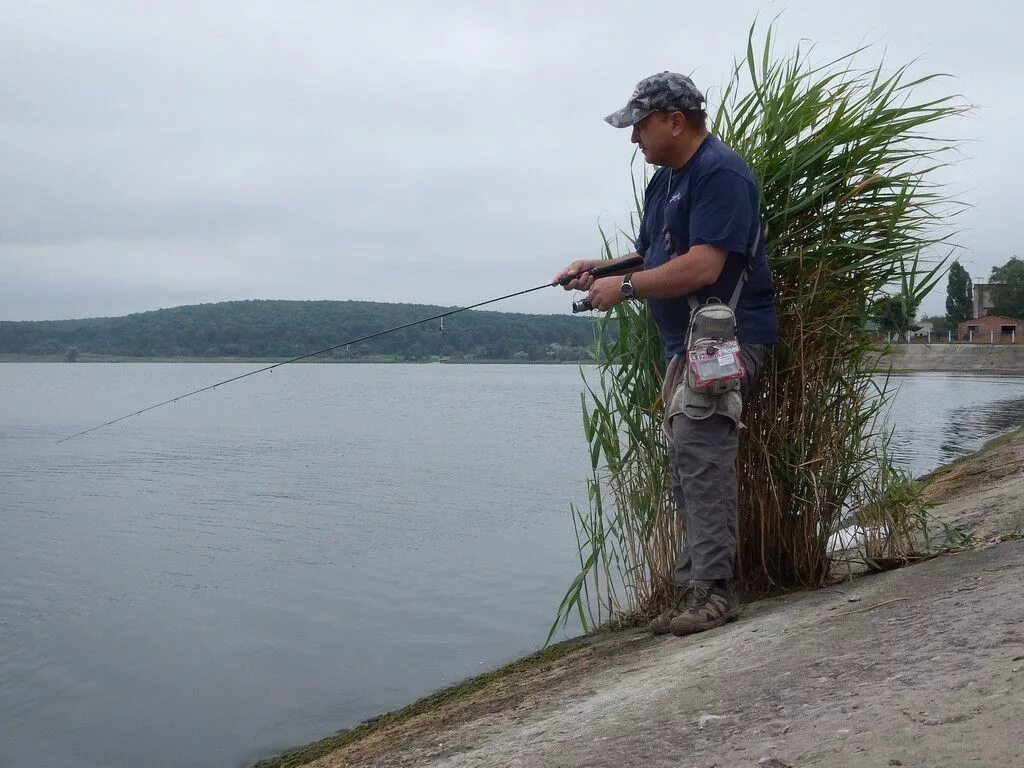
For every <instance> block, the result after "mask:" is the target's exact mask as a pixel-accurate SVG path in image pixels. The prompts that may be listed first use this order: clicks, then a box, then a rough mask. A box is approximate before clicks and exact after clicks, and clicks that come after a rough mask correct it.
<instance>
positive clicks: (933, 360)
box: [879, 342, 1024, 375]
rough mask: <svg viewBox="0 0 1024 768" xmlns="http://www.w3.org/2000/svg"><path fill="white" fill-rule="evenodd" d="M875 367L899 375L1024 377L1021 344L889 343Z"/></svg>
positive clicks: (1022, 348)
mask: <svg viewBox="0 0 1024 768" xmlns="http://www.w3.org/2000/svg"><path fill="white" fill-rule="evenodd" d="M889 350H890V351H889V353H888V354H886V355H884V356H883V357H882V359H881V361H880V363H879V368H881V369H884V368H887V367H889V366H890V365H891V366H892V368H893V370H894V371H896V372H899V373H910V372H915V371H920V372H928V371H931V372H963V373H991V374H1002V375H1024V342H1022V343H1021V344H893V345H891V346H890V347H889Z"/></svg>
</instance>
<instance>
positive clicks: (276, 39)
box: [0, 0, 1022, 319]
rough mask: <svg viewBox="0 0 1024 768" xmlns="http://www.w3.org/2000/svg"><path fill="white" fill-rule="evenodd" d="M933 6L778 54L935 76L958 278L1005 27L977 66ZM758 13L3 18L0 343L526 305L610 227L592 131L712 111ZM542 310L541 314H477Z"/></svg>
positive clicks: (303, 12)
mask: <svg viewBox="0 0 1024 768" xmlns="http://www.w3.org/2000/svg"><path fill="white" fill-rule="evenodd" d="M947 5H948V6H949V8H950V9H954V8H956V7H958V6H953V5H952V4H947ZM942 6H943V4H942V3H928V4H924V3H907V4H900V5H898V6H894V5H893V4H892V3H883V2H880V1H879V0H873V1H872V2H867V3H861V4H858V5H857V6H856V7H855V8H854V7H852V6H851V7H829V8H820V7H819V4H816V3H812V2H809V0H797V1H796V2H794V3H791V4H790V5H789V6H787V10H786V13H785V14H784V16H783V17H782V20H781V22H780V26H779V35H780V44H782V45H788V44H791V43H792V42H793V41H795V40H796V39H798V38H800V37H804V38H810V39H812V40H815V41H817V44H818V46H819V50H818V53H819V55H820V56H821V58H822V59H823V60H824V59H825V58H826V57H827V56H828V55H830V54H835V53H838V52H842V51H845V50H848V49H849V48H851V47H853V46H856V45H857V44H859V43H861V42H862V41H863V40H864V39H875V40H878V41H880V42H882V43H884V44H885V45H886V46H887V47H888V53H887V56H888V60H889V61H890V62H893V63H902V62H904V61H908V60H910V59H913V58H915V57H922V61H921V62H920V64H919V65H917V66H918V67H919V69H921V71H936V70H938V71H949V72H953V73H956V74H957V75H958V76H959V78H960V79H959V80H958V81H956V83H955V85H956V86H958V90H960V91H961V92H963V93H965V94H966V96H967V97H968V98H969V99H970V100H972V101H974V102H975V103H979V104H980V105H981V109H980V110H979V114H978V117H977V118H976V120H975V123H974V124H973V125H972V126H970V127H972V128H976V129H977V134H976V135H978V137H979V139H980V140H979V141H978V142H977V143H976V144H975V145H972V146H971V147H970V151H971V154H972V159H971V160H970V162H969V163H968V164H967V167H969V169H970V173H969V175H966V174H964V175H963V176H964V177H955V176H954V177H953V178H954V180H955V181H956V183H958V184H960V185H961V186H962V187H965V188H967V192H968V195H969V197H970V200H969V202H975V203H977V207H975V208H974V209H973V210H972V211H971V212H969V213H968V214H967V215H966V216H965V217H964V218H963V220H962V222H961V226H962V227H963V228H964V234H963V236H962V238H961V240H962V242H963V243H964V245H965V246H966V247H967V249H968V251H967V253H966V255H965V259H964V261H965V263H966V264H967V266H968V269H970V270H971V271H972V273H973V274H974V275H975V277H978V276H979V274H987V271H988V268H989V267H990V266H992V265H994V264H997V263H1002V262H1003V261H1005V260H1006V259H1007V258H1009V256H1010V255H1012V244H1013V243H1014V242H1015V240H1016V232H1015V229H1016V228H1015V227H1014V226H1013V221H1014V219H1015V212H1016V210H1017V209H1018V208H1019V207H1020V203H1021V202H1022V201H1021V193H1020V192H1019V191H1018V188H1017V185H1015V184H1014V183H1013V181H1012V180H1011V179H1009V178H1007V174H1006V173H1005V172H1004V169H1005V168H1006V167H1007V164H1008V162H1009V160H1008V158H1011V157H1013V156H1014V153H1015V152H1016V142H1015V139H1016V135H1015V126H1016V125H1018V124H1019V117H1020V113H1021V101H1020V97H1019V96H1018V95H1017V93H1016V91H1017V89H1016V87H1015V84H1014V82H1013V76H1014V75H1013V73H1014V72H1015V71H1016V65H1015V63H1013V62H1010V61H1008V56H1007V53H1006V52H1007V51H1011V50H1013V46H1014V44H1015V43H1014V42H1013V41H1012V40H1010V34H1011V33H1010V31H1009V30H1011V29H1016V28H1017V25H1015V24H1012V23H1010V20H1009V19H1008V18H1007V15H1008V14H1009V15H1012V14H1014V13H1017V12H1016V11H1007V10H1005V9H1003V10H1002V11H1000V14H1001V18H1002V22H1001V24H1000V25H997V27H998V28H992V27H991V26H989V27H986V33H985V35H979V36H976V37H977V39H975V36H971V35H966V36H965V35H964V34H963V23H964V22H963V19H962V16H961V15H960V14H958V13H954V12H952V10H951V11H950V12H949V13H945V12H943V11H942ZM775 7H776V6H773V5H765V4H762V3H753V2H739V1H738V0H737V1H735V2H723V3H718V4H716V5H714V6H693V5H689V6H687V5H680V4H678V3H668V2H666V3H660V2H659V3H640V4H635V5H634V4H621V3H616V4H612V3H590V4H586V5H585V6H584V5H579V4H558V3H545V4H543V5H542V4H540V3H526V4H523V5H516V6H515V7H512V6H488V5H486V4H479V3H444V4H440V5H438V4H433V5H428V4H425V3H415V2H389V3H383V4H378V5H369V4H363V5H358V4H347V3H346V4H317V3H300V2H296V3H289V4H284V5H282V4H274V5H266V6H258V5H255V4H251V3H240V2H223V3H216V4H214V3H207V4H194V5H192V4H171V5H167V6H165V7H158V6H156V5H154V4H140V5H137V6H125V5H124V4H113V3H103V2H96V3H88V4H82V3H57V2H49V3H47V2H14V3H8V4H7V5H6V9H7V10H6V17H5V24H4V25H3V27H2V28H0V66H2V68H3V71H4V77H3V78H0V163H2V167H3V174H2V180H0V276H2V285H0V318H3V319H30V318H32V319H38V318H58V317H68V316H72V315H76V314H78V315H81V314H118V313H122V312H127V311H138V310H144V309H152V308H155V307H156V306H160V305H168V304H181V303H192V302H195V301H203V300H212V299H213V298H223V299H228V298H257V297H266V298H360V299H362V298H365V299H380V300H405V301H418V302H424V303H437V304H468V303H472V302H474V301H479V300H482V299H484V298H487V297H489V296H491V295H499V294H503V293H508V292H511V291H514V290H518V289H521V288H525V287H530V286H532V285H536V284H539V283H540V282H543V281H544V280H546V279H547V278H549V277H550V276H551V275H552V274H553V273H554V272H555V271H557V270H558V269H559V268H560V267H561V266H563V265H564V264H565V263H567V262H568V261H570V260H571V259H574V258H580V257H584V258H586V257H593V256H596V255H597V254H598V252H599V247H600V240H599V235H598V229H597V226H598V223H600V224H601V225H603V226H604V227H605V228H606V229H609V230H614V229H615V228H616V227H617V226H618V227H628V219H627V216H628V213H629V211H630V209H631V206H632V189H631V187H630V182H629V158H630V154H631V147H630V146H629V141H628V138H629V137H628V133H627V132H623V131H615V130H613V129H611V128H609V127H608V126H607V125H605V124H604V123H603V122H602V121H601V117H602V116H603V115H605V114H607V113H608V112H610V111H611V110H613V109H615V108H617V107H618V106H620V105H621V103H623V102H624V101H625V99H626V98H627V97H628V94H629V93H630V92H631V90H632V87H633V85H634V83H635V82H636V81H637V80H638V79H640V78H641V77H643V76H645V75H647V74H649V73H651V72H654V71H658V70H661V69H679V70H683V71H687V72H693V73H694V76H695V77H696V78H697V80H698V82H699V83H700V84H701V85H702V86H703V87H705V88H706V89H707V90H708V91H709V92H710V94H712V98H713V94H714V93H715V92H716V85H717V84H721V83H722V82H724V81H725V79H726V77H727V75H728V69H729V66H730V63H731V60H732V58H733V57H734V56H735V55H738V54H739V53H741V52H742V46H743V44H744V42H745V36H746V31H747V27H748V25H749V24H750V22H751V21H752V20H753V18H754V17H755V14H757V13H758V12H760V13H761V16H762V18H767V15H768V14H769V13H774V10H775ZM980 16H984V14H983V13H981V14H980ZM971 18H979V14H978V13H975V14H972V16H971ZM872 19H885V20H886V21H885V22H884V24H883V23H881V22H875V21H872ZM872 36H874V37H873V38H872ZM881 52H882V49H881V48H879V49H878V53H879V54H881ZM567 306H568V305H567V302H566V297H565V296H564V295H563V294H560V293H559V292H557V291H552V292H550V294H548V293H546V292H539V293H538V294H534V295H531V296H530V297H528V298H524V299H522V300H517V301H515V302H510V303H509V304H508V305H507V306H501V307H496V308H501V309H507V310H513V311H550V312H562V311H566V309H567ZM940 308H941V297H940V298H939V299H938V300H937V301H936V307H935V308H931V307H930V305H928V304H926V309H935V310H936V311H940Z"/></svg>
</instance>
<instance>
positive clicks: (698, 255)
mask: <svg viewBox="0 0 1024 768" xmlns="http://www.w3.org/2000/svg"><path fill="white" fill-rule="evenodd" d="M728 255H729V254H728V253H727V252H726V251H725V249H724V248H719V247H717V246H714V245H706V244H701V245H695V246H693V247H692V248H690V250H688V251H687V252H686V253H684V254H682V255H680V256H676V257H675V258H673V259H671V260H669V261H667V262H666V263H664V264H662V265H661V266H660V267H655V268H654V269H648V270H645V271H644V272H641V273H638V274H635V275H634V276H633V295H634V296H636V297H637V298H638V299H672V298H675V297H676V296H685V295H687V294H690V293H693V292H694V291H699V290H700V289H701V288H706V287H708V286H709V285H713V284H714V283H715V282H716V281H717V280H718V278H719V276H720V275H721V274H722V269H724V268H725V260H726V258H727V257H728Z"/></svg>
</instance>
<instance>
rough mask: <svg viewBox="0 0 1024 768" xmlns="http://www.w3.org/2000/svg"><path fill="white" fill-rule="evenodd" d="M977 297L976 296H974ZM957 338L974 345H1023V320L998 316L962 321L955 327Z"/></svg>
mask: <svg viewBox="0 0 1024 768" xmlns="http://www.w3.org/2000/svg"><path fill="white" fill-rule="evenodd" d="M975 295H977V294H975ZM956 333H957V338H958V339H959V340H960V341H972V342H974V343H975V344H1020V343H1024V340H1022V339H1021V334H1022V333H1024V320H1017V319H1015V318H1012V317H1001V316H1000V315H985V316H984V317H976V318H974V319H973V320H964V321H963V322H962V323H960V324H959V325H957V330H956Z"/></svg>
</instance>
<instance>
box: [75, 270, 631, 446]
mask: <svg viewBox="0 0 1024 768" xmlns="http://www.w3.org/2000/svg"><path fill="white" fill-rule="evenodd" d="M642 264H643V257H642V256H634V257H633V258H630V259H626V260H625V261H622V262H618V263H616V264H609V265H607V266H604V267H594V269H591V270H589V272H590V274H591V275H592V276H593V277H606V276H608V275H614V274H618V273H619V272H624V271H628V270H630V269H635V268H636V267H639V266H641V265H642ZM581 274H585V273H582V272H581V273H578V274H575V275H570V276H569V277H563V278H562V279H561V280H555V281H554V282H551V283H544V284H543V285H538V286H537V287H535V288H527V289H526V290H525V291H516V292H515V293H509V294H506V295H505V296H499V297H498V298H496V299H488V300H487V301H481V302H480V303H478V304H471V305H470V306H468V307H461V308H459V309H451V310H448V311H447V312H441V313H440V314H437V315H433V316H431V317H424V318H423V319H422V320H413V321H412V322H411V323H404V324H402V325H396V326H395V327H394V328H388V329H386V330H383V331H377V332H376V333H370V334H367V335H366V336H360V337H359V338H358V339H350V340H349V341H344V342H342V343H341V344H335V345H334V346H332V347H327V348H325V349H318V350H317V351H316V352H309V353H307V354H305V355H299V356H298V357H293V358H291V359H290V360H283V361H281V362H280V363H274V364H273V365H267V366H264V367H263V368H257V369H256V370H254V371H249V372H248V373H243V374H240V375H238V376H232V377H231V378H230V379H224V381H218V382H217V383H216V384H209V385H207V386H205V387H200V388H199V389H194V390H192V391H191V392H186V393H185V394H183V395H178V396H177V397H172V398H171V399H169V400H164V401H163V402H161V403H156V404H155V405H150V406H147V407H145V408H140V409H139V410H137V411H133V412H132V413H129V414H126V415H124V416H118V417H117V418H116V419H111V420H110V421H105V422H103V423H102V424H98V425H97V426H95V427H89V429H83V430H82V431H81V432H76V433H75V434H73V435H68V436H67V437H62V438H61V439H60V440H58V441H57V442H58V443H63V442H65V441H66V440H73V439H74V438H76V437H81V436H82V435H87V434H89V433H90V432H95V431H96V430H97V429H103V428H104V427H109V426H110V425H111V424H117V422H119V421H124V420H125V419H130V418H131V417H132V416H138V415H139V414H142V413H146V412H147V411H152V410H154V409H156V408H160V407H162V406H164V405H170V404H171V403H176V402H178V401H179V400H184V399H185V398H186V397H192V395H198V394H199V393H200V392H208V391H209V390H211V389H216V388H217V387H222V386H224V385H225V384H230V383H231V382H233V381H238V380H239V379H244V378H247V377H249V376H255V375H256V374H257V373H264V372H265V371H271V370H273V369H274V368H280V367H281V366H282V365H288V364H289V363H297V362H299V361H300V360H306V359H308V358H310V357H316V356H317V355H322V354H324V353H325V352H332V351H334V350H335V349H341V348H342V347H347V346H350V345H352V344H358V343H359V342H362V341H369V340H370V339H375V338H377V337H378V336H385V335H387V334H389V333H395V332H397V331H403V330H405V329H406V328H412V327H413V326H414V325H422V324H423V323H429V322H432V321H434V320H440V321H441V327H442V329H443V328H444V318H446V317H450V316H451V315H457V314H458V313H459V312H465V311H467V310H470V309H476V308H477V307H483V306H485V305H487V304H494V303H495V302H498V301H504V300H505V299H511V298H514V297H516V296H523V295H525V294H527V293H533V292H534V291H539V290H541V289H542V288H552V287H554V286H556V285H562V286H565V285H568V284H569V283H570V282H572V281H573V280H575V279H576V278H577V277H579V276H580V275H581ZM592 309H593V307H592V306H591V305H590V302H589V301H588V300H586V299H583V300H581V301H575V302H573V305H572V311H573V314H575V313H577V312H586V311H589V310H592Z"/></svg>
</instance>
